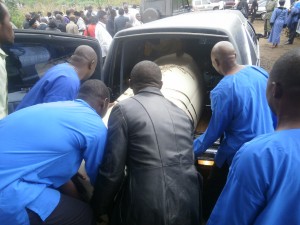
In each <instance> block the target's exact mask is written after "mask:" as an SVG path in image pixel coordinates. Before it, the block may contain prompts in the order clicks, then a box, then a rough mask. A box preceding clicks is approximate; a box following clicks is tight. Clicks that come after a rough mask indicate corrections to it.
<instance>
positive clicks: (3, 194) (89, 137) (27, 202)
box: [0, 100, 107, 225]
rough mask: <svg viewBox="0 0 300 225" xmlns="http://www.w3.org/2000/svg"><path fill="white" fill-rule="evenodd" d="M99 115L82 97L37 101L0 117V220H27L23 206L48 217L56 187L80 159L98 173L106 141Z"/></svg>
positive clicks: (74, 170) (93, 174)
mask: <svg viewBox="0 0 300 225" xmlns="http://www.w3.org/2000/svg"><path fill="white" fill-rule="evenodd" d="M106 135H107V129H106V127H105V125H104V123H103V121H102V119H101V117H100V116H99V115H98V114H97V113H96V112H95V110H94V109H93V108H91V107H90V106H89V105H88V104H87V103H86V102H85V101H83V100H75V101H66V102H54V103H47V104H38V105H35V106H32V107H28V108H25V109H22V110H19V111H17V112H15V113H12V114H11V115H9V116H7V117H6V118H4V119H3V120H1V121H0V137H1V139H0V221H1V222H0V223H1V224H3V225H4V224H5V225H6V224H7V225H10V224H13V225H17V224H22V225H24V224H25V225H28V224H29V221H28V218H27V213H26V211H25V207H27V208H29V209H31V210H33V211H35V212H36V213H37V214H39V216H40V217H41V218H42V219H43V220H45V219H46V218H47V217H48V216H49V215H50V214H51V213H52V211H53V210H54V209H55V207H56V206H57V204H58V202H59V199H60V193H59V192H58V191H57V190H55V189H56V188H58V187H60V186H61V185H62V184H64V183H66V182H67V181H69V180H70V178H71V177H72V176H73V175H75V174H76V173H77V171H78V169H79V166H80V164H81V162H82V159H84V160H85V163H86V171H87V174H88V175H89V177H90V179H91V182H92V183H93V182H94V181H95V179H96V175H97V172H98V167H99V165H100V162H101V160H102V155H103V151H104V147H105V142H106Z"/></svg>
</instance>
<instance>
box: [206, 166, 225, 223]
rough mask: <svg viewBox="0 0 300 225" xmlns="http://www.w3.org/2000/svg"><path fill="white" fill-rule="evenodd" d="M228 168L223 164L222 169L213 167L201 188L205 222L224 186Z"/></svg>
mask: <svg viewBox="0 0 300 225" xmlns="http://www.w3.org/2000/svg"><path fill="white" fill-rule="evenodd" d="M228 172H229V166H228V165H227V163H225V164H224V165H223V166H222V168H219V167H217V166H216V165H214V166H213V168H212V170H211V173H210V175H209V177H208V179H207V184H206V185H205V186H204V187H203V206H202V207H203V218H204V220H207V219H208V218H209V216H210V214H211V212H212V210H213V208H214V206H215V204H216V202H217V200H218V198H219V196H220V194H221V192H222V190H223V188H224V186H225V184H226V180H227V175H228Z"/></svg>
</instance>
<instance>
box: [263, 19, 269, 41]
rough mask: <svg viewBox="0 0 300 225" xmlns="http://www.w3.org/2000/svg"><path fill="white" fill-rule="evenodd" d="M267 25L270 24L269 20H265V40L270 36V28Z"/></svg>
mask: <svg viewBox="0 0 300 225" xmlns="http://www.w3.org/2000/svg"><path fill="white" fill-rule="evenodd" d="M267 24H268V20H267V19H265V23H264V37H265V38H267V36H268V26H267Z"/></svg>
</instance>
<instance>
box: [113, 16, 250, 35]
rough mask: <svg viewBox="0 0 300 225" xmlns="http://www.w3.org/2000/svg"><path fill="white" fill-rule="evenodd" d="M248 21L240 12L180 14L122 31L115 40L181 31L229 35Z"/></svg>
mask: <svg viewBox="0 0 300 225" xmlns="http://www.w3.org/2000/svg"><path fill="white" fill-rule="evenodd" d="M244 23H247V20H246V19H245V17H244V16H243V15H242V13H241V12H240V11H239V10H214V11H200V12H190V13H185V14H180V15H177V16H172V17H167V18H164V19H160V20H156V21H153V22H150V23H146V24H143V25H141V26H137V27H132V28H129V29H125V30H122V31H120V32H118V33H117V34H116V35H115V38H118V37H123V36H127V35H134V34H141V33H154V32H168V31H171V32H172V31H180V30H184V31H185V32H187V31H190V32H197V31H198V32H199V29H201V32H205V33H209V34H223V35H224V34H229V33H232V32H234V31H237V29H239V27H240V26H241V24H244Z"/></svg>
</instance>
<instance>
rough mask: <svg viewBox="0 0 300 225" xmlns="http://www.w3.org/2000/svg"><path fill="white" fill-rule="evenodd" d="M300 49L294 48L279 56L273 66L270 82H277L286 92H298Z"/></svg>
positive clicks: (299, 84) (299, 85) (299, 83)
mask: <svg viewBox="0 0 300 225" xmlns="http://www.w3.org/2000/svg"><path fill="white" fill-rule="evenodd" d="M299 61H300V48H295V49H293V50H291V51H289V52H287V53H286V54H284V55H283V56H281V57H280V58H279V59H278V60H277V61H276V62H275V64H274V66H273V68H272V70H271V72H270V78H269V79H271V81H275V82H279V83H281V85H283V86H284V87H285V89H286V90H289V91H291V90H299V91H300V73H299V71H300V63H299Z"/></svg>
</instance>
